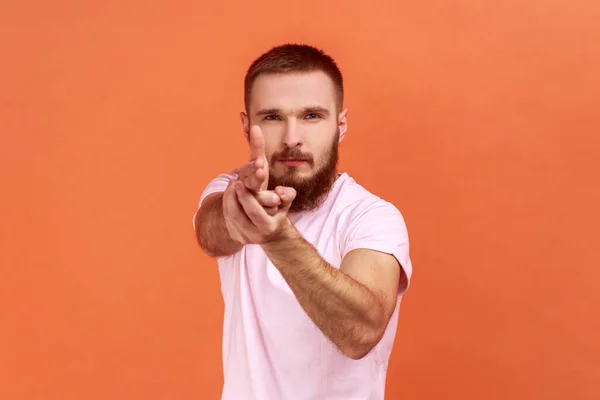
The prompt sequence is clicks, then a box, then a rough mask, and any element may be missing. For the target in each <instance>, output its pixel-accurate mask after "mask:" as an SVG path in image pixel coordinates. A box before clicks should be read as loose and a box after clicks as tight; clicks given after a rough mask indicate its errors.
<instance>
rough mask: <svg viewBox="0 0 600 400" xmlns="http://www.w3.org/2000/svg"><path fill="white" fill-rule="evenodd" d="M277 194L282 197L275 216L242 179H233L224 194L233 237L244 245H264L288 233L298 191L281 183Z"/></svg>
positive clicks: (226, 220) (226, 219)
mask: <svg viewBox="0 0 600 400" xmlns="http://www.w3.org/2000/svg"><path fill="white" fill-rule="evenodd" d="M275 193H276V194H277V195H278V196H279V198H280V199H281V205H280V206H279V207H278V209H277V212H276V213H275V215H272V216H271V215H269V214H267V211H266V210H265V208H264V207H263V206H261V204H260V203H259V202H258V200H257V198H256V197H255V195H254V194H253V193H252V192H250V191H249V190H248V189H247V188H246V187H245V186H244V184H243V183H242V182H240V181H236V182H230V184H229V187H228V188H227V190H225V193H224V194H223V215H224V217H225V225H226V226H227V230H228V232H229V235H230V236H231V238H232V239H233V240H235V241H237V242H239V243H241V244H242V245H246V244H264V243H268V242H270V241H272V240H274V239H276V238H277V237H278V235H280V234H282V233H283V232H284V229H285V228H286V226H288V225H289V224H290V221H289V220H288V218H287V213H288V210H289V208H290V205H291V204H292V201H294V198H295V197H296V191H295V190H294V189H293V188H288V187H281V186H279V187H277V188H276V189H275Z"/></svg>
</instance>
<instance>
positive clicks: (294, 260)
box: [262, 223, 404, 359]
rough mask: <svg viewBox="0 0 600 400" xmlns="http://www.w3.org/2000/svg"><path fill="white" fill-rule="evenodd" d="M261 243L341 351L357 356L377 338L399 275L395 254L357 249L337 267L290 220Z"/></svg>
mask: <svg viewBox="0 0 600 400" xmlns="http://www.w3.org/2000/svg"><path fill="white" fill-rule="evenodd" d="M262 247H263V250H264V251H265V253H266V254H267V256H268V257H269V258H270V259H271V261H272V262H273V264H274V265H275V266H276V267H277V268H278V269H279V271H280V272H281V274H282V276H283V277H284V279H285V280H286V282H287V283H288V285H289V286H290V288H291V289H292V291H293V292H294V294H295V295H296V297H297V299H298V301H299V302H300V305H301V306H302V307H303V309H304V310H305V312H306V313H307V314H308V316H309V317H310V318H311V319H312V320H313V322H314V323H315V324H316V325H317V326H318V327H319V329H321V331H322V332H323V333H324V334H325V335H326V336H327V337H329V339H330V340H331V341H332V342H333V343H334V344H335V345H336V346H337V347H338V348H339V349H340V350H341V351H342V352H343V353H344V354H346V355H347V356H348V357H350V358H353V359H360V358H362V357H364V356H365V355H366V354H368V353H369V352H370V351H371V349H372V348H373V347H374V346H375V345H376V344H377V343H378V342H379V340H380V339H381V337H382V336H383V334H384V333H385V330H386V327H387V324H388V322H389V320H390V317H391V316H392V313H393V311H394V308H395V305H396V299H397V294H398V285H399V281H400V279H401V269H400V266H399V263H398V261H397V260H396V258H395V257H394V256H392V255H390V254H385V253H382V252H378V251H374V250H367V249H361V248H357V249H354V250H352V251H350V252H348V253H347V254H346V256H345V257H344V258H343V260H342V264H341V266H340V269H339V270H338V269H336V268H334V267H333V266H331V265H329V264H328V263H327V262H326V261H325V260H323V258H322V257H321V256H320V255H319V254H318V252H317V251H316V249H315V248H314V247H313V246H312V245H311V244H310V243H308V242H306V241H305V240H304V239H303V238H302V236H301V235H300V233H299V232H298V231H297V230H296V229H295V228H294V226H293V225H292V224H291V223H289V224H287V226H286V227H285V229H284V231H283V233H282V235H281V236H280V237H279V238H278V239H277V240H274V241H271V242H269V243H266V244H263V245H262ZM402 279H404V275H402Z"/></svg>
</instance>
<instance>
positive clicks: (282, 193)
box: [275, 186, 296, 211]
mask: <svg viewBox="0 0 600 400" xmlns="http://www.w3.org/2000/svg"><path fill="white" fill-rule="evenodd" d="M275 192H276V193H277V194H278V195H279V198H280V199H281V205H280V206H279V208H280V209H281V210H285V211H287V210H289V208H290V206H291V205H292V202H293V201H294V199H295V198H296V189H294V188H292V187H287V186H278V187H277V188H275Z"/></svg>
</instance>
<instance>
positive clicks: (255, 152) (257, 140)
mask: <svg viewBox="0 0 600 400" xmlns="http://www.w3.org/2000/svg"><path fill="white" fill-rule="evenodd" d="M249 136H250V160H252V161H253V160H256V159H258V158H261V157H265V138H264V137H263V134H262V130H261V129H260V127H259V126H257V125H254V126H252V127H251V128H250V135H249Z"/></svg>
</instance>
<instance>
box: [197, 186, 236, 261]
mask: <svg viewBox="0 0 600 400" xmlns="http://www.w3.org/2000/svg"><path fill="white" fill-rule="evenodd" d="M195 225H196V238H197V240H198V244H199V245H200V247H201V248H202V250H204V252H205V253H206V254H208V255H209V256H211V257H225V256H230V255H232V254H234V253H237V252H238V251H239V250H240V249H241V248H242V247H243V246H242V244H241V243H239V242H236V241H234V240H233V239H231V236H230V235H229V232H228V231H227V226H226V225H225V218H224V217H223V193H219V194H215V195H210V196H209V197H207V198H206V199H205V200H204V202H203V204H202V207H200V210H199V211H198V213H197V214H196V221H195Z"/></svg>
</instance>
